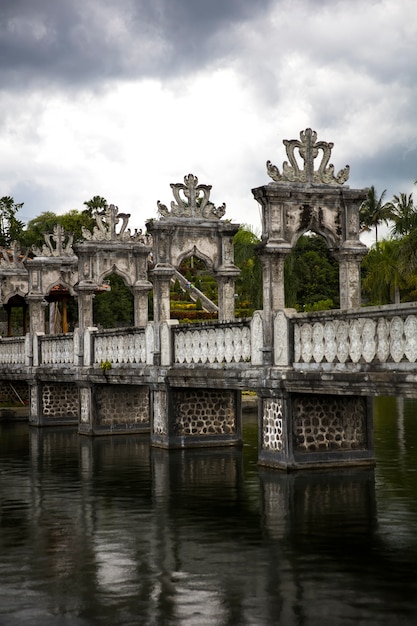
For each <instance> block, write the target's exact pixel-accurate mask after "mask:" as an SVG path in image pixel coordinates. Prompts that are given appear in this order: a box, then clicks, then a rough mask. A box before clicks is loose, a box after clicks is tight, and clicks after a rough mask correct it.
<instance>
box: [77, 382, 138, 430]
mask: <svg viewBox="0 0 417 626" xmlns="http://www.w3.org/2000/svg"><path fill="white" fill-rule="evenodd" d="M105 376H106V375H105V374H104V373H103V383H91V384H82V385H81V386H80V421H79V424H78V432H79V433H80V434H81V435H109V434H125V433H147V432H149V428H150V420H149V389H148V387H147V386H140V385H123V384H116V385H111V384H108V383H107V381H106V380H105Z"/></svg>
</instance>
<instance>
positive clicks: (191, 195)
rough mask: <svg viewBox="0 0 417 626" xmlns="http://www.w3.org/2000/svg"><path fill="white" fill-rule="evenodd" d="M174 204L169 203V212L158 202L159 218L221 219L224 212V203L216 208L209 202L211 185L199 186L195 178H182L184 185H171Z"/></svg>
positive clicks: (189, 175) (190, 176)
mask: <svg viewBox="0 0 417 626" xmlns="http://www.w3.org/2000/svg"><path fill="white" fill-rule="evenodd" d="M170 186H171V189H172V193H173V195H174V198H175V202H174V201H172V202H171V211H169V209H168V208H167V207H166V206H165V204H162V203H161V202H160V201H159V200H158V202H157V205H158V214H159V216H160V217H162V218H164V217H183V218H198V219H206V220H208V219H210V220H213V219H217V220H218V219H221V218H222V217H223V215H224V214H225V212H226V205H225V203H223V204H222V206H220V207H218V208H216V207H215V206H214V204H213V203H212V202H210V191H211V185H201V184H200V185H199V184H198V178H197V176H194V174H188V176H184V183H171V185H170Z"/></svg>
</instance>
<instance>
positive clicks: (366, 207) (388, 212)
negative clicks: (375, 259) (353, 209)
mask: <svg viewBox="0 0 417 626" xmlns="http://www.w3.org/2000/svg"><path fill="white" fill-rule="evenodd" d="M386 192H387V190H386V189H384V191H383V192H382V193H381V195H380V196H379V198H378V194H377V191H376V189H375V187H374V186H372V187H370V189H369V190H368V194H367V197H366V200H364V202H363V203H362V205H361V207H360V209H359V226H360V229H361V232H364V231H370V230H371V228H375V242H376V243H377V242H378V226H379V225H380V224H383V223H385V224H387V223H388V222H389V220H390V219H392V203H391V202H386V203H384V197H385V194H386Z"/></svg>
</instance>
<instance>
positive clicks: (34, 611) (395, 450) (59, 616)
mask: <svg viewBox="0 0 417 626" xmlns="http://www.w3.org/2000/svg"><path fill="white" fill-rule="evenodd" d="M244 441H245V445H244V447H243V450H216V451H210V452H206V451H191V450H188V451H178V452H172V451H171V452H167V451H163V450H157V449H151V448H150V446H149V443H148V438H147V437H146V436H130V437H125V436H117V437H114V436H113V437H97V438H94V439H90V438H86V437H80V436H78V435H77V434H76V432H75V431H74V430H66V429H64V430H63V429H60V430H51V429H42V430H37V429H31V428H29V427H28V426H27V425H26V424H24V423H17V424H10V423H3V424H0V625H1V626H17V625H22V624H30V625H39V626H40V625H42V626H49V625H58V624H59V625H61V624H63V625H66V624H68V625H71V626H72V625H74V626H81V625H90V624H91V625H94V624H97V625H106V626H107V625H120V626H124V625H127V624H132V625H140V624H144V625H146V626H152V625H160V624H161V625H162V624H163V625H171V624H172V625H183V624H184V625H190V626H191V625H192V626H194V625H203V626H210V625H216V626H220V625H222V626H223V625H229V626H232V625H237V626H246V625H253V626H263V625H267V624H268V625H269V624H282V625H283V626H292V625H300V626H301V625H302V626H313V625H317V626H318V625H323V624H325V625H326V624H329V625H331V626H337V625H339V624H340V625H343V626H345V625H350V624H352V625H353V624H354V625H355V626H358V625H362V624H364V625H365V624H366V625H367V626H369V625H377V626H381V625H382V626H383V625H387V626H394V625H396V624H398V625H399V626H400V625H401V626H404V625H408V624H410V625H411V624H413V625H415V624H417V401H400V400H397V399H386V398H385V399H378V400H377V401H376V403H375V447H376V457H377V467H376V469H375V470H366V471H363V470H362V471H353V470H349V471H333V472H309V473H307V472H302V473H296V474H290V475H286V474H282V473H280V472H277V471H272V470H260V469H258V467H257V464H256V458H257V451H256V446H257V425H256V417H255V416H246V418H245V426H244Z"/></svg>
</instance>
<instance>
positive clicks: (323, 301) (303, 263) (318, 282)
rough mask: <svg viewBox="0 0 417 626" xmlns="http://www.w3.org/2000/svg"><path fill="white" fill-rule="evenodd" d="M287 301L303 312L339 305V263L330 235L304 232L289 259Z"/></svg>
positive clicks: (286, 265) (285, 276) (287, 261)
mask: <svg viewBox="0 0 417 626" xmlns="http://www.w3.org/2000/svg"><path fill="white" fill-rule="evenodd" d="M284 280H285V305H286V307H288V308H294V309H296V310H297V311H299V312H303V311H322V310H327V309H338V308H339V306H340V289H339V263H338V261H337V260H336V259H335V258H334V256H333V254H332V250H331V249H330V248H329V246H328V244H327V241H326V239H325V238H324V237H323V236H322V235H320V234H318V233H316V232H313V231H308V232H305V233H303V234H301V235H300V236H299V237H298V239H297V242H296V244H295V246H294V247H293V249H292V251H291V253H290V254H289V255H288V256H287V258H286V259H285V267H284Z"/></svg>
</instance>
